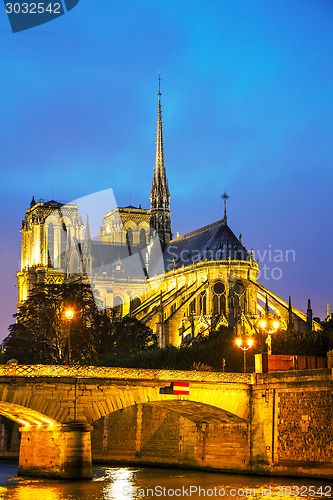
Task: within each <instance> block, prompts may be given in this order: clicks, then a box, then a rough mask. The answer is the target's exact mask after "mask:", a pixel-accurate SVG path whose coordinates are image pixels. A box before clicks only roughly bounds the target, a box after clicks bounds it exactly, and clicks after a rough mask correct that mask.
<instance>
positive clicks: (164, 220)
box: [150, 77, 172, 250]
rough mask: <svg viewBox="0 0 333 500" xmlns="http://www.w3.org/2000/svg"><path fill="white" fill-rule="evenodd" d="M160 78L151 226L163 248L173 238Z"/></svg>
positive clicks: (151, 198) (151, 194)
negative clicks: (164, 149)
mask: <svg viewBox="0 0 333 500" xmlns="http://www.w3.org/2000/svg"><path fill="white" fill-rule="evenodd" d="M158 80H159V92H158V114H157V135H156V158H155V168H154V177H153V181H152V186H151V193H150V227H151V228H152V229H153V230H155V231H156V232H157V234H158V237H159V239H160V242H161V247H162V250H164V248H165V247H166V246H167V245H168V244H169V242H170V240H171V239H172V233H171V212H170V191H169V185H168V180H167V177H166V171H165V166H164V151H163V130H162V108H161V79H160V77H159V78H158Z"/></svg>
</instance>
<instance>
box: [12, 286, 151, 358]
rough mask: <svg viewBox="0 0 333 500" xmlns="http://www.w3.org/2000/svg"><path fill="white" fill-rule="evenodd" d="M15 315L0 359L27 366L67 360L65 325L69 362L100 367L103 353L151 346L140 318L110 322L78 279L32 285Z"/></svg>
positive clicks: (128, 350)
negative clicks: (71, 312) (67, 312)
mask: <svg viewBox="0 0 333 500" xmlns="http://www.w3.org/2000/svg"><path fill="white" fill-rule="evenodd" d="M97 300H98V299H97ZM68 307H70V308H71V309H73V310H74V311H75V315H74V318H73V320H72V321H71V322H70V324H69V321H68V320H66V318H65V315H64V312H65V310H66V309H67V308H68ZM14 317H16V319H17V322H16V323H14V324H12V325H10V327H9V332H10V333H9V335H8V337H7V338H6V339H5V340H4V344H3V345H4V351H5V352H4V361H5V362H6V361H7V360H8V359H11V358H15V359H17V360H18V362H19V363H26V364H34V363H42V364H63V363H66V362H67V359H68V337H69V335H68V334H69V328H70V354H71V362H72V363H79V364H85V365H101V364H103V361H104V359H105V356H109V357H112V358H115V357H118V356H119V355H120V354H124V353H127V354H132V353H137V352H139V351H140V350H141V349H145V348H148V347H150V346H154V345H155V344H156V338H155V336H154V335H153V334H152V331H151V330H150V329H149V328H148V327H146V326H145V325H143V324H142V323H141V322H139V321H137V320H135V319H132V318H124V319H123V320H121V321H119V320H112V319H110V316H109V315H108V314H107V313H106V312H105V311H99V310H98V307H97V305H96V295H95V297H94V296H93V294H92V291H91V287H90V285H88V284H85V283H82V282H76V283H68V284H62V285H43V286H36V287H35V288H34V290H33V292H32V294H31V296H30V297H29V298H28V299H27V300H26V301H25V302H24V303H23V304H22V306H21V307H20V308H19V311H18V313H17V314H15V315H14ZM111 317H112V316H111Z"/></svg>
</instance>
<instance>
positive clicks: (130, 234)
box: [126, 227, 133, 250]
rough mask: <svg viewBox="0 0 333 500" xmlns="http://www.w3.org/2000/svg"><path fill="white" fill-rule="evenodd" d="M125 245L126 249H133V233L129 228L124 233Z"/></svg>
mask: <svg viewBox="0 0 333 500" xmlns="http://www.w3.org/2000/svg"><path fill="white" fill-rule="evenodd" d="M126 243H127V246H128V249H129V250H131V248H133V231H132V229H131V228H130V227H129V228H128V229H127V231H126Z"/></svg>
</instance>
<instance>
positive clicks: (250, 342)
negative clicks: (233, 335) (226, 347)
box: [236, 337, 253, 373]
mask: <svg viewBox="0 0 333 500" xmlns="http://www.w3.org/2000/svg"><path fill="white" fill-rule="evenodd" d="M242 344H243V339H242V338H240V337H239V338H237V339H236V345H237V347H239V348H240V349H242V351H243V354H244V360H243V365H244V373H246V353H247V351H248V350H249V349H251V347H252V346H253V339H251V338H247V339H246V345H242Z"/></svg>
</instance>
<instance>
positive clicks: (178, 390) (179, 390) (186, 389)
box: [172, 382, 190, 396]
mask: <svg viewBox="0 0 333 500" xmlns="http://www.w3.org/2000/svg"><path fill="white" fill-rule="evenodd" d="M172 389H173V391H172V394H182V395H183V396H188V395H189V394H190V384H189V382H172Z"/></svg>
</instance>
